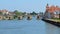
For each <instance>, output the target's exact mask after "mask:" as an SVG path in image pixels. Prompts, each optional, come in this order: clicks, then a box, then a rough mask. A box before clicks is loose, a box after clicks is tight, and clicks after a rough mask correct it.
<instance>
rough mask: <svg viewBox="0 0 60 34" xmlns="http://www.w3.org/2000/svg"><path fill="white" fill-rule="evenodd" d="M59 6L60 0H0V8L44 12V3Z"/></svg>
mask: <svg viewBox="0 0 60 34" xmlns="http://www.w3.org/2000/svg"><path fill="white" fill-rule="evenodd" d="M47 4H49V5H55V6H56V5H57V6H60V0H0V10H2V9H6V10H9V11H14V10H19V11H21V12H28V13H30V12H33V11H35V12H37V13H38V12H45V10H46V5H47Z"/></svg>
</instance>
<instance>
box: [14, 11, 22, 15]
mask: <svg viewBox="0 0 60 34" xmlns="http://www.w3.org/2000/svg"><path fill="white" fill-rule="evenodd" d="M14 13H15V14H16V15H22V12H19V11H18V10H15V11H14Z"/></svg>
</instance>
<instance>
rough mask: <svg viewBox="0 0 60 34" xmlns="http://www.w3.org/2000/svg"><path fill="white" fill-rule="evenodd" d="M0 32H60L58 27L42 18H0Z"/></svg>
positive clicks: (47, 33) (43, 33) (29, 33)
mask: <svg viewBox="0 0 60 34" xmlns="http://www.w3.org/2000/svg"><path fill="white" fill-rule="evenodd" d="M0 34H60V28H59V27H57V26H54V25H52V24H49V23H46V22H44V21H42V20H36V18H33V19H32V20H27V19H26V18H24V19H23V20H0Z"/></svg>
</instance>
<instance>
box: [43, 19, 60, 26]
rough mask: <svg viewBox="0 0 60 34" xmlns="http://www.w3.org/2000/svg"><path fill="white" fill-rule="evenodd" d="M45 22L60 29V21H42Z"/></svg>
mask: <svg viewBox="0 0 60 34" xmlns="http://www.w3.org/2000/svg"><path fill="white" fill-rule="evenodd" d="M42 20H43V21H45V22H47V23H50V24H53V25H55V26H58V27H60V21H59V20H53V19H42Z"/></svg>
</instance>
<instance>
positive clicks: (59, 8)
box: [46, 6, 60, 13]
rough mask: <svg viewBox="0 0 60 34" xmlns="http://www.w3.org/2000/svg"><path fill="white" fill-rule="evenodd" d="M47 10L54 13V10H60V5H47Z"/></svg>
mask: <svg viewBox="0 0 60 34" xmlns="http://www.w3.org/2000/svg"><path fill="white" fill-rule="evenodd" d="M46 10H47V11H48V12H50V13H52V12H54V11H56V10H58V11H60V7H58V6H48V7H46Z"/></svg>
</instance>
